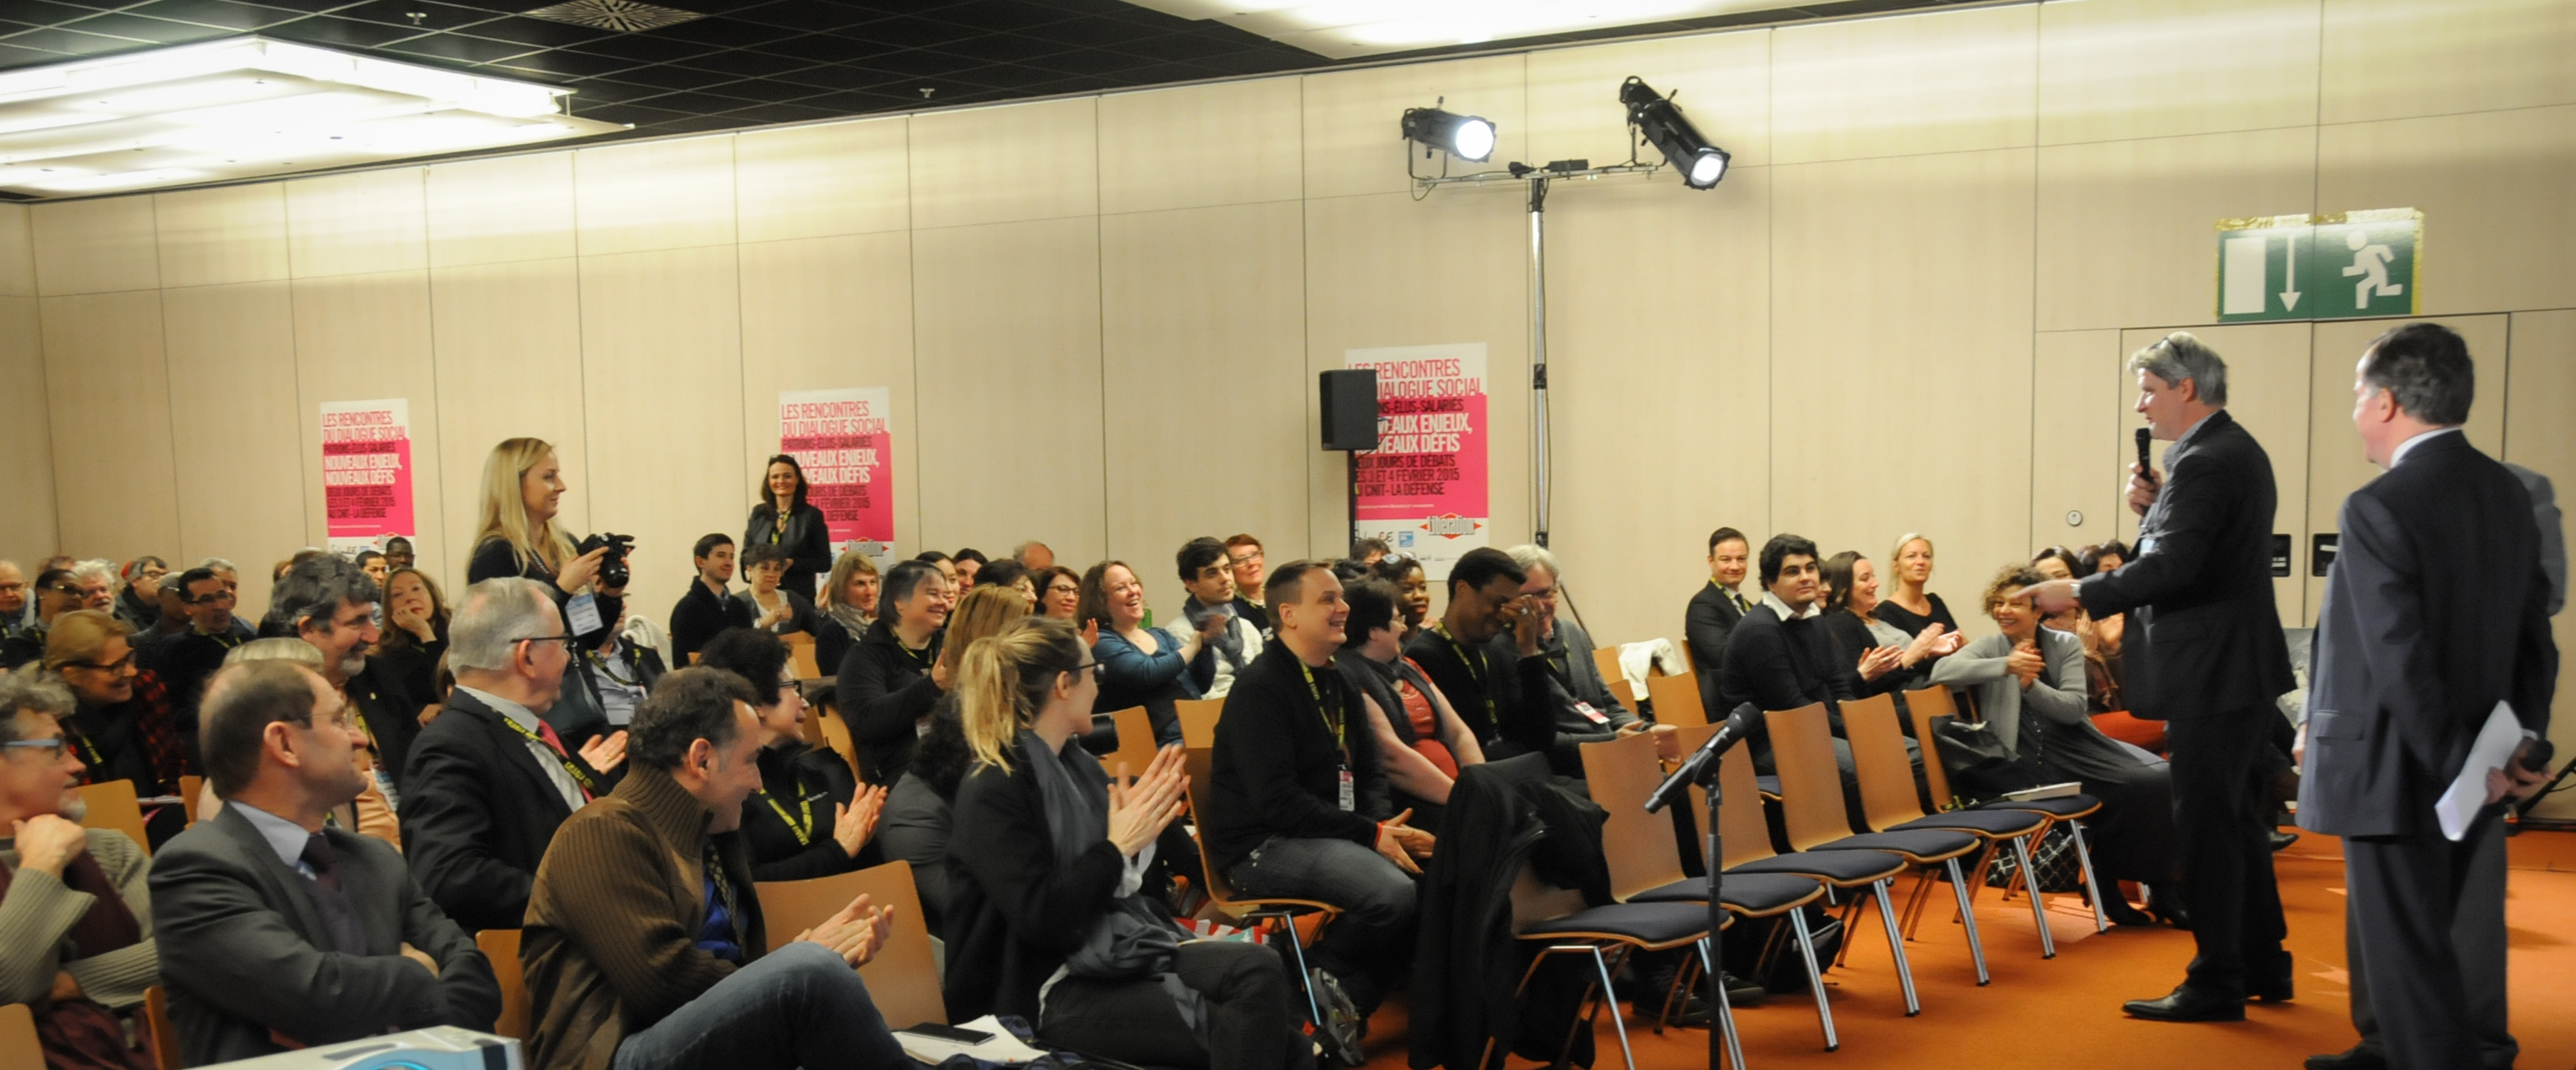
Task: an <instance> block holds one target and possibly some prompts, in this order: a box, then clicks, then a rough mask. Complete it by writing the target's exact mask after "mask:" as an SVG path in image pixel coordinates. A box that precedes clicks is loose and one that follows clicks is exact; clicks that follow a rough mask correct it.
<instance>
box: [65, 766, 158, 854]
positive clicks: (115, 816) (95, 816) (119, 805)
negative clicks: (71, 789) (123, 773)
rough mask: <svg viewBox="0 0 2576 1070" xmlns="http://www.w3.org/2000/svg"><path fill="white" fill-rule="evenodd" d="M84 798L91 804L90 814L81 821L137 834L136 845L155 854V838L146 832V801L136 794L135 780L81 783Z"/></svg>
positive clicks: (133, 834) (101, 827) (89, 824)
mask: <svg viewBox="0 0 2576 1070" xmlns="http://www.w3.org/2000/svg"><path fill="white" fill-rule="evenodd" d="M80 797H81V801H83V802H85V803H88V804H89V814H88V816H86V817H83V818H81V824H83V825H86V826H88V827H90V828H94V829H115V830H116V831H118V832H122V833H124V834H126V835H128V836H131V837H134V845H135V846H137V847H140V848H143V853H144V855H145V856H146V857H149V856H150V855H151V854H152V840H151V839H150V838H149V837H146V836H145V835H144V834H143V804H142V803H141V802H138V801H137V800H136V799H135V796H134V782H133V781H131V780H104V781H100V782H98V783H96V784H83V785H81V787H80Z"/></svg>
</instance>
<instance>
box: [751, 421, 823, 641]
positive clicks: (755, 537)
mask: <svg viewBox="0 0 2576 1070" xmlns="http://www.w3.org/2000/svg"><path fill="white" fill-rule="evenodd" d="M809 489H810V487H809V486H808V484H807V483H806V482H805V467H804V466H803V465H800V464H797V463H796V458H795V457H794V456H793V455H790V454H785V453H782V454H779V455H777V456H775V457H771V458H770V459H769V466H768V469H767V470H766V471H765V472H763V473H762V475H761V479H760V504H758V505H755V506H752V507H751V520H750V522H749V523H748V524H747V525H746V526H745V527H744V528H743V532H742V554H743V558H744V562H743V568H744V570H745V572H746V573H748V572H749V570H750V567H751V561H750V558H751V552H752V549H753V548H754V547H760V546H768V547H773V548H775V549H777V550H778V551H780V552H781V553H782V554H783V555H784V556H783V557H781V558H780V560H781V561H782V562H783V564H782V568H783V570H784V571H782V572H781V574H780V576H779V586H781V587H783V588H785V589H787V590H789V591H792V592H794V593H796V594H797V595H800V596H802V597H805V598H808V599H811V598H812V597H814V589H815V588H814V581H815V580H816V579H819V578H821V577H822V575H823V574H824V573H826V572H829V571H831V568H832V528H831V522H830V521H828V520H826V519H825V518H824V516H823V510H822V509H820V508H818V507H816V506H815V505H814V504H813V503H811V502H808V501H806V500H805V494H806V491H807V490H809ZM808 634H811V632H810V631H809V632H808Z"/></svg>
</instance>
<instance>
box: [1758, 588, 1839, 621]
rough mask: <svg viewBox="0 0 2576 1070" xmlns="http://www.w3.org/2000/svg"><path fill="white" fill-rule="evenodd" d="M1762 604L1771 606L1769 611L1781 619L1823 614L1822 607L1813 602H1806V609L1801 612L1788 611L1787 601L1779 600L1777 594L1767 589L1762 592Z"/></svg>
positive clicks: (1788, 619)
mask: <svg viewBox="0 0 2576 1070" xmlns="http://www.w3.org/2000/svg"><path fill="white" fill-rule="evenodd" d="M1762 604H1763V605H1766V606H1769V607H1771V612H1773V613H1777V614H1779V615H1780V619H1781V620H1783V621H1792V620H1805V619H1807V618H1809V617H1819V616H1823V615H1824V609H1823V608H1822V607H1820V606H1818V605H1816V604H1815V603H1814V602H1809V603H1807V609H1806V611H1805V612H1803V613H1793V612H1790V610H1789V603H1787V602H1783V601H1781V600H1780V596H1779V595H1776V594H1772V593H1771V592H1769V591H1764V592H1762Z"/></svg>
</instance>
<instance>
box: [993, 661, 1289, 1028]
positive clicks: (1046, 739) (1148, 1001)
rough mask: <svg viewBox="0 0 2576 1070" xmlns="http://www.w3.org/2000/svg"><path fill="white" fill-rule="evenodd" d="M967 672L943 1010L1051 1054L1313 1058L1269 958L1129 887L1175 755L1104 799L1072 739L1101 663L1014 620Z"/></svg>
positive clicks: (1082, 724) (1263, 950) (1175, 787)
mask: <svg viewBox="0 0 2576 1070" xmlns="http://www.w3.org/2000/svg"><path fill="white" fill-rule="evenodd" d="M962 662H963V664H962V666H961V671H960V674H959V677H960V678H959V682H958V691H957V698H958V703H957V704H958V711H959V716H960V720H961V721H962V723H963V726H964V728H965V735H966V742H967V743H968V745H969V746H970V747H971V748H972V749H973V750H974V752H975V763H974V767H973V769H972V771H970V772H969V773H967V775H966V779H965V781H964V782H962V783H960V784H959V785H958V788H957V802H956V817H955V824H954V826H953V828H952V829H951V832H950V839H949V843H948V873H949V909H948V917H947V919H946V920H947V925H946V929H947V940H948V976H947V983H946V985H945V990H944V992H943V995H944V996H945V997H946V1000H947V1004H948V1015H949V1017H950V1018H952V1019H958V1020H965V1019H971V1018H975V1017H980V1016H982V1015H985V1014H1016V1015H1020V1016H1022V1017H1024V1018H1027V1019H1030V1020H1032V1021H1035V1022H1037V1023H1038V1036H1039V1038H1040V1039H1041V1040H1044V1041H1046V1042H1047V1043H1048V1044H1050V1045H1054V1046H1060V1047H1067V1048H1072V1049H1074V1050H1077V1051H1083V1052H1088V1053H1090V1054H1093V1055H1099V1056H1105V1057H1108V1058H1113V1059H1120V1060H1124V1061H1128V1062H1133V1063H1140V1064H1146V1065H1156V1066H1172V1067H1221V1068H1225V1070H1279V1068H1284V1067H1301V1068H1302V1067H1305V1066H1308V1065H1310V1064H1311V1061H1312V1053H1313V1048H1312V1045H1311V1044H1310V1042H1309V1041H1307V1040H1306V1038H1305V1036H1304V1034H1303V1032H1302V1031H1301V1029H1300V1026H1299V1015H1298V1014H1297V1012H1296V1010H1295V1009H1294V1006H1293V1005H1292V1004H1291V1003H1290V995H1289V993H1290V987H1289V983H1288V974H1287V971H1286V970H1285V969H1283V968H1282V967H1281V965H1280V961H1281V960H1280V958H1279V955H1278V953H1277V952H1275V951H1272V950H1271V949H1269V948H1268V947H1265V946H1262V945H1259V944H1249V943H1239V942H1233V941H1206V940H1190V939H1187V937H1188V936H1189V934H1188V933H1187V932H1184V931H1182V930H1181V929H1180V928H1179V926H1177V925H1176V924H1174V923H1173V922H1172V921H1171V916H1170V915H1171V912H1170V909H1169V908H1168V907H1166V906H1164V905H1163V903H1162V901H1161V899H1160V897H1159V896H1155V895H1152V894H1140V892H1142V891H1143V889H1142V882H1143V880H1144V877H1145V874H1146V873H1147V872H1148V870H1149V867H1150V866H1151V864H1152V862H1153V855H1154V849H1155V840H1156V838H1157V837H1158V836H1159V835H1160V834H1161V833H1162V831H1163V829H1164V828H1165V827H1166V826H1168V825H1170V824H1171V822H1172V819H1173V818H1175V817H1177V816H1179V814H1180V809H1181V804H1180V796H1181V792H1182V785H1183V784H1184V782H1185V775H1184V774H1183V772H1182V768H1181V749H1180V748H1179V747H1165V748H1163V750H1162V751H1161V752H1160V753H1158V754H1156V755H1155V757H1154V762H1153V764H1152V765H1150V766H1148V767H1147V768H1146V769H1145V771H1144V776H1143V777H1141V778H1140V779H1138V780H1137V781H1136V782H1135V783H1134V784H1133V786H1130V787H1127V788H1125V789H1124V790H1120V791H1110V790H1105V789H1104V788H1103V784H1104V782H1105V781H1106V780H1107V779H1108V777H1107V774H1105V773H1104V772H1102V771H1101V768H1100V762H1099V760H1098V759H1095V758H1093V757H1092V756H1091V755H1090V753H1089V752H1087V751H1084V750H1083V749H1082V748H1081V747H1080V746H1078V745H1075V741H1076V740H1078V739H1079V738H1080V737H1081V736H1082V735H1083V733H1085V732H1088V731H1089V730H1090V728H1091V706H1092V702H1093V700H1094V699H1095V698H1096V697H1097V695H1098V692H1099V689H1100V683H1099V679H1098V674H1097V672H1096V671H1095V668H1094V667H1095V666H1096V665H1097V662H1094V661H1093V660H1092V659H1091V657H1090V652H1089V651H1088V650H1086V649H1085V648H1084V646H1083V643H1082V639H1081V637H1080V636H1079V635H1077V634H1076V633H1075V632H1074V630H1073V629H1072V627H1070V626H1068V625H1066V624H1064V623H1062V622H1059V621H1053V620H1046V619H1043V618H1029V619H1026V620H1023V621H1021V622H1019V623H1017V624H1014V625H1012V626H1011V627H1009V628H1007V629H1005V630H1003V631H1002V633H1001V634H999V635H996V636H994V637H992V638H989V639H980V640H977V641H976V642H975V643H974V644H972V645H971V646H969V647H968V648H967V650H966V652H965V655H964V657H963V659H962ZM1060 974H1061V976H1059V975H1060ZM1174 980H1177V981H1178V984H1177V985H1174V984H1171V983H1170V982H1171V981H1174ZM1193 1021H1197V1022H1200V1023H1201V1027H1197V1028H1194V1027H1193V1025H1192V1024H1191V1023H1192V1022H1193ZM1200 1034H1204V1035H1205V1036H1206V1037H1207V1041H1206V1043H1204V1044H1202V1043H1201V1042H1200V1041H1199V1040H1198V1036H1199V1035H1200Z"/></svg>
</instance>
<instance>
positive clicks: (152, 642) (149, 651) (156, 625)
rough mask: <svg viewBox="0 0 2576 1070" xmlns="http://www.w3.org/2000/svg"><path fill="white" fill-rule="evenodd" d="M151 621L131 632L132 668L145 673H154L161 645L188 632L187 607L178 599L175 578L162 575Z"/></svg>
mask: <svg viewBox="0 0 2576 1070" xmlns="http://www.w3.org/2000/svg"><path fill="white" fill-rule="evenodd" d="M152 608H153V616H152V619H151V620H150V621H149V622H147V623H145V624H144V625H143V626H141V627H138V628H136V629H135V630H134V651H135V654H134V656H135V664H136V665H138V666H140V667H141V668H142V669H143V671H145V672H154V671H155V669H156V668H157V667H156V666H155V665H154V664H153V660H152V659H153V657H154V656H155V655H157V654H158V653H159V652H160V649H161V641H162V640H164V639H167V638H170V637H171V636H174V635H181V634H185V633H186V632H187V630H188V604H187V602H186V601H184V600H182V599H181V598H180V597H179V583H178V577H177V576H172V575H165V576H163V577H162V580H161V583H160V585H159V586H158V587H156V588H154V592H153V596H152Z"/></svg>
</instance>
